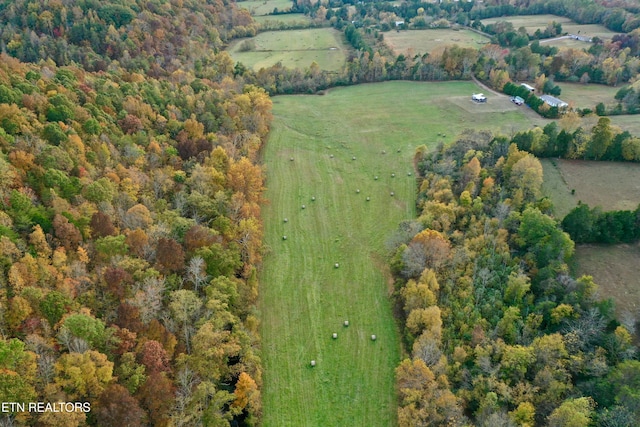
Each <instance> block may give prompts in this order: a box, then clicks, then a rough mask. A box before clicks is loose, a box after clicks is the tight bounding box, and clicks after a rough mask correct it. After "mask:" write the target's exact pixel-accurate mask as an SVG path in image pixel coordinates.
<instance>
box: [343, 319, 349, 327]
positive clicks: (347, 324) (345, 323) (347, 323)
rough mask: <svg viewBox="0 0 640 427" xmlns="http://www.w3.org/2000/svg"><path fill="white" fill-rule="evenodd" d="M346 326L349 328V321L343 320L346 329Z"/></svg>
mask: <svg viewBox="0 0 640 427" xmlns="http://www.w3.org/2000/svg"><path fill="white" fill-rule="evenodd" d="M347 326H349V321H348V320H345V321H344V327H345V328H346V327H347Z"/></svg>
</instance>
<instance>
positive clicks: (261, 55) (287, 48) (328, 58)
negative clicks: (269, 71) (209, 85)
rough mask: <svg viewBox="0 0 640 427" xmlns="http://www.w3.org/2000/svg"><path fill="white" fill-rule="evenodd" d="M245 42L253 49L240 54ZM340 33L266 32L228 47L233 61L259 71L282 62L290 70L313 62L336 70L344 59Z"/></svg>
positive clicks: (328, 30) (315, 30)
mask: <svg viewBox="0 0 640 427" xmlns="http://www.w3.org/2000/svg"><path fill="white" fill-rule="evenodd" d="M245 40H253V41H254V42H255V49H254V50H251V51H248V52H240V50H241V49H240V47H241V44H242V43H243V42H244V41H245ZM346 49H347V48H346V47H345V46H344V44H343V42H342V34H341V33H340V32H338V31H336V30H334V29H332V28H316V29H307V30H288V31H267V32H264V33H260V34H258V35H257V36H255V37H253V38H251V39H242V40H236V41H234V42H233V43H231V45H230V46H229V49H228V51H229V54H230V55H231V57H232V58H233V59H234V61H240V62H242V63H243V64H244V65H246V66H247V67H250V68H253V69H254V70H259V69H261V68H267V67H270V66H272V65H275V64H276V63H278V62H281V63H282V65H283V66H285V67H289V68H306V67H309V65H311V63H312V62H313V61H315V62H317V63H318V65H319V66H320V68H321V69H323V70H329V71H337V70H339V69H340V68H341V67H342V66H343V65H344V62H345V60H346Z"/></svg>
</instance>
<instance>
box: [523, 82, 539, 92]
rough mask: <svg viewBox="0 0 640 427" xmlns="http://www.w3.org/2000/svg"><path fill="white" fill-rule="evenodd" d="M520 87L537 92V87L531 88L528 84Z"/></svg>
mask: <svg viewBox="0 0 640 427" xmlns="http://www.w3.org/2000/svg"><path fill="white" fill-rule="evenodd" d="M520 86H522V87H523V88H525V89H526V90H528V91H529V92H535V91H536V88H535V87H533V86H531V85H528V84H526V83H520Z"/></svg>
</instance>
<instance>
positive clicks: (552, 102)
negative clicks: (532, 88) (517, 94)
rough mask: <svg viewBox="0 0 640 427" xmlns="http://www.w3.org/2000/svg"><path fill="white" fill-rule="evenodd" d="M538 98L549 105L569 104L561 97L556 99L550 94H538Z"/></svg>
mask: <svg viewBox="0 0 640 427" xmlns="http://www.w3.org/2000/svg"><path fill="white" fill-rule="evenodd" d="M540 99H542V100H543V101H544V102H545V103H546V104H547V105H549V106H550V107H558V108H566V107H568V106H569V104H567V103H566V102H564V101H563V100H562V99H558V98H556V97H555V96H551V95H540Z"/></svg>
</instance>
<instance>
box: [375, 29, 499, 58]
mask: <svg viewBox="0 0 640 427" xmlns="http://www.w3.org/2000/svg"><path fill="white" fill-rule="evenodd" d="M384 41H385V43H386V44H387V45H388V46H389V48H391V49H392V50H393V51H394V52H395V53H396V54H401V53H402V54H405V55H406V54H407V53H408V52H409V50H411V51H412V52H413V54H421V53H422V54H424V53H426V52H433V51H434V50H437V49H439V48H444V47H445V46H453V45H454V44H457V45H458V46H460V47H473V48H476V49H479V48H481V47H482V46H484V45H485V44H487V43H488V42H489V39H488V38H487V37H485V36H483V35H481V34H478V33H475V32H473V31H469V30H459V31H456V30H452V29H433V30H411V31H400V32H396V31H389V32H386V33H384Z"/></svg>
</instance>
